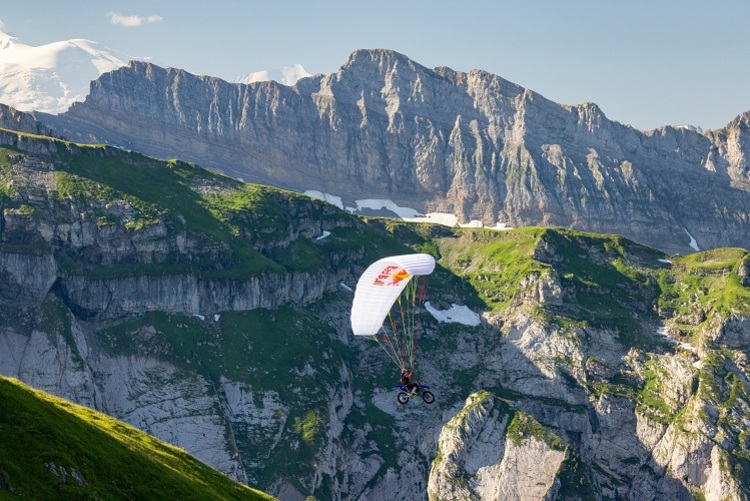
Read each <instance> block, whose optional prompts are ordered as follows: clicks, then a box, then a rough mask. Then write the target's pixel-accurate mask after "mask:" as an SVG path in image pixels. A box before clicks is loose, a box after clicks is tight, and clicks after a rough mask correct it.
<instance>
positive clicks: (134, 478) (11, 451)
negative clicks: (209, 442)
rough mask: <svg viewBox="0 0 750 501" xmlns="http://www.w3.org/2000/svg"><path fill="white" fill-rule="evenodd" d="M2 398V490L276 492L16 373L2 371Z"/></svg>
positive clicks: (169, 494)
mask: <svg viewBox="0 0 750 501" xmlns="http://www.w3.org/2000/svg"><path fill="white" fill-rule="evenodd" d="M0 401H1V402H2V408H3V410H2V412H0V477H1V478H0V480H1V481H0V486H4V489H5V491H3V490H2V487H0V498H2V497H3V496H4V495H5V496H6V497H7V496H8V495H9V494H13V495H17V496H20V497H22V498H35V499H62V498H65V499H201V500H203V499H273V498H272V497H271V496H268V495H266V494H264V493H262V492H260V491H257V490H254V489H251V488H249V487H247V486H244V485H241V484H238V483H236V482H233V481H232V480H230V479H229V478H228V477H226V476H224V475H221V474H220V473H218V472H216V471H215V470H213V469H212V468H210V467H208V466H206V465H205V464H203V463H201V462H200V461H198V460H197V459H195V458H193V457H191V456H190V455H188V454H187V453H186V452H184V451H183V450H181V449H178V448H176V447H173V446H170V445H168V444H165V443H164V442H161V441H159V440H157V439H155V438H153V437H151V436H149V435H147V434H145V433H143V432H141V431H139V430H137V429H136V428H133V427H132V426H130V425H127V424H125V423H122V422H120V421H117V420H115V419H113V418H110V417H109V416H106V415H105V414H102V413H99V412H96V411H92V410H90V409H88V408H86V407H81V406H78V405H75V404H71V403H70V402H67V401H65V400H62V399H59V398H56V397H53V396H51V395H48V394H46V393H44V392H41V391H37V390H33V389H31V388H29V387H27V386H25V385H23V384H22V383H19V382H18V381H16V380H14V379H8V378H4V377H0ZM53 470H55V471H56V472H57V473H56V474H55V473H53ZM10 498H11V499H12V498H13V496H11V497H10Z"/></svg>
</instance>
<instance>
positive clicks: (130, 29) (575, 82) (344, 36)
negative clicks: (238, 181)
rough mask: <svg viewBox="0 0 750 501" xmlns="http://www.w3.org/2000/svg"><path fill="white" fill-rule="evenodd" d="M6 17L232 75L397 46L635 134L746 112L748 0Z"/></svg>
mask: <svg viewBox="0 0 750 501" xmlns="http://www.w3.org/2000/svg"><path fill="white" fill-rule="evenodd" d="M0 22H1V23H2V24H0V29H3V30H4V31H6V32H8V33H11V34H13V35H14V36H16V37H18V39H19V41H20V42H21V43H24V44H27V45H43V44H46V43H51V42H56V41H60V40H68V39H73V38H84V39H89V40H93V41H96V42H99V43H100V44H102V45H104V46H105V47H108V48H111V49H114V50H117V51H120V52H124V53H126V54H128V55H131V56H134V57H148V58H150V59H149V60H150V61H151V62H152V63H154V64H157V65H159V66H163V67H175V68H181V69H184V70H187V71H189V72H191V73H196V74H201V75H211V76H216V77H220V78H224V79H227V80H233V79H235V78H236V77H239V76H241V75H244V74H247V73H251V72H255V71H262V70H274V69H279V68H282V67H285V66H291V65H293V64H301V65H302V66H304V68H305V69H306V70H307V71H308V72H309V73H313V74H315V73H326V74H327V73H332V72H335V71H337V70H338V69H339V67H340V66H342V65H343V64H344V63H345V62H346V60H347V57H348V56H349V54H350V53H351V52H353V51H355V50H357V49H372V48H385V49H392V50H395V51H398V52H400V53H402V54H404V55H406V56H408V57H409V58H411V59H412V60H414V61H416V62H417V63H419V64H422V65H424V66H427V67H429V68H433V67H436V66H448V67H450V68H453V69H454V70H458V71H469V70H471V69H474V68H478V69H482V70H486V71H489V72H490V73H494V74H496V75H499V76H501V77H503V78H505V79H506V80H510V81H511V82H514V83H517V84H519V85H521V86H523V87H526V88H529V89H531V90H533V91H535V92H538V93H539V94H542V95H543V96H544V97H546V98H547V99H550V100H552V101H555V102H557V103H561V104H569V105H574V104H580V103H583V102H586V101H591V102H594V103H596V104H597V105H599V107H600V108H601V109H602V111H603V112H604V113H605V114H606V115H607V117H608V118H610V119H612V120H617V121H618V122H621V123H624V124H628V125H632V126H633V127H635V128H637V129H641V130H648V129H652V128H654V127H658V126H661V125H695V126H698V127H702V128H703V129H718V128H721V127H724V126H725V125H727V123H729V122H730V121H731V120H732V119H734V118H735V117H736V116H737V115H739V114H740V113H742V112H745V111H750V0H719V1H716V2H710V1H708V0H705V1H697V0H628V1H622V0H619V1H614V0H494V1H492V0H482V1H480V0H460V1H459V0H455V1H446V0H397V1H394V0H378V1H377V2H373V1H368V2H364V1H361V0H347V1H340V0H331V1H327V0H318V1H311V0H300V1H289V0H264V1H256V0H211V1H204V2H196V1H192V0H127V1H119V0H116V1H115V0H112V1H107V0H70V1H65V2H61V1H59V0H34V1H33V2H31V1H26V0H13V1H9V0H0Z"/></svg>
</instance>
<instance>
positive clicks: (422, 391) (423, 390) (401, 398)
mask: <svg viewBox="0 0 750 501" xmlns="http://www.w3.org/2000/svg"><path fill="white" fill-rule="evenodd" d="M398 388H399V389H400V390H401V391H400V392H399V394H398V395H397V396H396V400H398V403H400V404H408V403H409V400H411V399H412V398H416V397H418V396H420V395H421V396H422V400H424V403H426V404H431V403H432V402H434V401H435V395H433V394H432V392H431V391H430V387H429V386H427V385H426V384H422V383H419V382H417V386H414V387H412V388H411V389H407V387H406V385H405V384H403V383H402V384H401V385H399V386H398Z"/></svg>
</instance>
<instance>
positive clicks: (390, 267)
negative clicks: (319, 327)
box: [351, 254, 435, 336]
mask: <svg viewBox="0 0 750 501" xmlns="http://www.w3.org/2000/svg"><path fill="white" fill-rule="evenodd" d="M434 269H435V258H433V257H432V256H430V255H429V254H404V255H401V256H390V257H386V258H383V259H381V260H379V261H376V262H375V263H373V264H371V265H370V266H369V267H368V268H367V269H366V270H365V272H364V273H363V274H362V276H361V277H360V278H359V281H358V282H357V289H356V290H355V292H354V303H353V304H352V315H351V320H352V331H353V332H354V334H355V335H356V336H373V335H375V334H377V333H378V331H379V330H380V328H381V327H382V325H383V321H384V320H385V317H386V316H387V315H388V312H389V311H390V310H391V307H392V306H393V303H395V302H396V299H398V297H399V296H400V295H401V292H402V291H403V290H404V288H405V287H406V285H407V284H408V283H409V281H410V280H411V279H412V277H413V276H415V275H429V274H430V273H432V271H433V270H434Z"/></svg>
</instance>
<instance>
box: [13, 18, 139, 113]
mask: <svg viewBox="0 0 750 501" xmlns="http://www.w3.org/2000/svg"><path fill="white" fill-rule="evenodd" d="M131 59H141V60H143V59H144V58H135V57H131V56H128V55H126V54H123V53H121V52H117V51H114V50H112V49H109V48H106V47H103V46H102V45H100V44H98V43H97V42H92V41H91V40H84V39H72V40H64V41H61V42H52V43H49V44H46V45H40V46H37V47H35V46H31V45H25V44H23V43H21V42H19V40H18V38H16V37H14V36H13V35H10V34H8V33H5V32H2V31H0V102H1V103H3V104H7V105H9V106H12V107H13V108H16V109H18V110H21V111H43V112H46V113H53V114H57V113H62V112H64V111H66V110H67V109H68V108H69V107H70V105H71V104H73V103H74V102H76V101H83V100H84V99H85V98H86V95H87V94H88V92H89V85H90V83H91V81H92V80H96V79H97V78H99V76H100V75H101V74H103V73H106V72H108V71H112V70H116V69H117V68H119V67H121V66H126V65H127V64H128V61H129V60H131Z"/></svg>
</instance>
